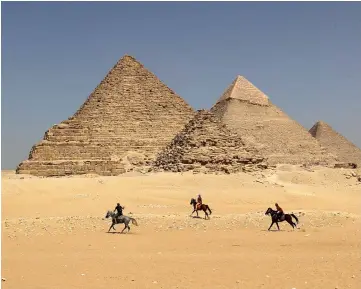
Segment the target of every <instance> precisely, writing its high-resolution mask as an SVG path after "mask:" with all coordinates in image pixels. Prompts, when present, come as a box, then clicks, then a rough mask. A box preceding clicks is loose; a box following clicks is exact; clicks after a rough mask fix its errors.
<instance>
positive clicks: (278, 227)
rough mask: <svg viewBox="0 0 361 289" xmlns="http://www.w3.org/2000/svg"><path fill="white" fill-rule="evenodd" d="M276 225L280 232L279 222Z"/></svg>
mask: <svg viewBox="0 0 361 289" xmlns="http://www.w3.org/2000/svg"><path fill="white" fill-rule="evenodd" d="M276 225H277V228H278V231H279V230H280V226H278V222H276Z"/></svg>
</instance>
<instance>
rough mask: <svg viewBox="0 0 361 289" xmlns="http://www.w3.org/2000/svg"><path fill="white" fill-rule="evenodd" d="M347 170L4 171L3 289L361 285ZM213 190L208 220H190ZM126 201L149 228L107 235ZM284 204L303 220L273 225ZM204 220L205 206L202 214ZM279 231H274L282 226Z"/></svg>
mask: <svg viewBox="0 0 361 289" xmlns="http://www.w3.org/2000/svg"><path fill="white" fill-rule="evenodd" d="M349 174H350V171H349V170H333V169H325V168H312V171H310V170H305V169H301V168H299V167H296V166H280V167H279V168H277V169H276V170H269V171H265V172H263V173H257V174H254V175H249V174H236V175H193V174H166V173H160V174H150V175H136V174H127V175H124V176H120V177H96V176H83V177H80V176H75V177H67V178H38V177H32V176H26V175H15V173H14V172H12V171H2V277H3V278H6V281H3V282H2V286H3V288H16V289H17V288H271V287H277V288H290V289H291V288H297V289H299V288H359V286H360V283H361V269H360V268H361V262H360V260H361V259H360V258H361V253H360V252H361V251H360V249H361V248H360V247H361V246H360V245H361V241H360V240H361V239H360V237H361V234H360V225H361V213H360V205H361V185H360V183H359V182H358V181H357V179H356V178H353V177H351V178H347V177H346V175H349ZM197 193H201V194H202V195H203V199H204V202H205V203H207V204H209V206H210V207H211V209H212V211H213V213H212V215H211V219H210V220H204V219H202V218H192V217H190V216H189V214H190V213H191V211H192V208H191V206H190V205H189V201H190V198H191V197H194V196H195V195H196V194H197ZM116 202H120V203H121V204H122V205H124V206H125V207H126V208H125V214H126V215H130V216H132V217H134V218H135V219H136V220H137V221H138V223H139V226H138V227H136V226H131V232H130V233H129V234H119V232H120V230H121V229H122V225H118V226H117V227H116V228H117V232H114V233H111V234H107V233H106V232H107V230H108V228H109V225H110V221H109V220H105V219H104V216H105V213H106V210H108V209H114V207H115V204H116ZM275 202H278V203H279V204H280V205H281V206H282V207H283V208H284V209H285V211H286V212H293V213H295V214H296V215H297V216H298V217H299V220H300V223H299V229H297V230H292V228H291V227H290V226H289V225H288V224H286V223H281V224H280V227H281V231H280V232H276V231H271V232H268V231H267V228H268V226H269V225H270V218H269V217H267V216H265V215H264V212H265V210H266V209H267V208H268V207H269V206H272V207H273V206H274V203H275ZM199 214H200V216H201V217H203V216H204V215H203V213H202V212H200V213H199ZM274 229H276V228H274Z"/></svg>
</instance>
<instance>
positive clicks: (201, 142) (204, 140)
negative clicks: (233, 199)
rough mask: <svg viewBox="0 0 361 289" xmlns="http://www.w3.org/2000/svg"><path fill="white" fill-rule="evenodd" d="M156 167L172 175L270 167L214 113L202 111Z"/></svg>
mask: <svg viewBox="0 0 361 289" xmlns="http://www.w3.org/2000/svg"><path fill="white" fill-rule="evenodd" d="M154 166H155V170H163V171H172V172H185V171H193V172H204V173H215V172H223V173H235V172H239V171H252V170H258V169H263V168H266V167H267V164H266V163H265V162H264V157H262V156H261V155H260V154H259V152H258V151H257V150H256V149H254V148H252V147H249V146H247V145H245V144H244V142H243V141H242V139H241V138H240V137H239V136H238V134H236V133H232V132H231V131H230V130H228V128H227V127H226V126H225V125H223V124H222V123H221V122H220V120H219V119H218V118H217V117H216V116H215V115H214V114H213V113H211V112H209V111H206V110H199V111H198V112H197V114H196V115H195V116H194V118H193V119H192V120H191V121H190V122H189V123H188V124H187V125H186V126H185V127H184V129H183V130H182V131H181V132H179V133H178V134H177V135H176V136H175V138H174V139H173V140H172V142H171V143H170V144H169V145H168V146H167V147H166V148H165V149H164V150H163V151H162V152H160V153H159V154H158V157H157V159H156V161H155V164H154Z"/></svg>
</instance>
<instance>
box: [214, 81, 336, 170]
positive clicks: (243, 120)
mask: <svg viewBox="0 0 361 289" xmlns="http://www.w3.org/2000/svg"><path fill="white" fill-rule="evenodd" d="M211 111H212V112H213V113H215V114H216V115H217V117H219V118H220V120H221V121H222V123H224V124H226V125H227V127H228V128H229V129H231V130H232V131H233V132H237V133H238V134H239V135H240V136H241V137H242V139H243V140H244V141H245V142H247V143H248V144H250V145H252V146H255V147H256V148H257V149H258V150H259V151H260V152H261V153H262V154H263V155H264V156H265V157H267V160H268V162H269V164H270V165H276V164H281V163H288V164H308V165H311V164H324V165H327V164H332V163H333V162H334V161H335V156H333V155H330V154H327V153H326V152H325V150H324V149H323V148H322V147H321V145H320V144H319V143H318V141H317V140H316V139H314V138H313V137H312V136H311V135H310V134H309V133H308V131H307V130H306V129H305V128H304V127H302V126H301V125H300V124H298V123H297V122H296V121H294V120H292V119H291V118H290V117H289V116H288V115H286V114H285V113H284V112H282V111H281V110H280V109H279V108H278V107H277V106H275V105H274V104H272V103H271V101H270V100H269V98H268V96H267V95H265V94H264V93H263V92H262V91H260V90H259V89H258V88H257V87H256V86H254V85H253V84H252V83H251V82H250V81H248V80H247V79H246V78H244V77H242V76H238V77H237V78H236V79H235V80H234V81H233V82H232V84H231V85H230V86H229V87H228V88H227V89H226V90H225V92H224V93H223V95H222V96H221V97H220V98H219V100H218V101H217V103H216V104H215V105H214V106H213V107H212V109H211Z"/></svg>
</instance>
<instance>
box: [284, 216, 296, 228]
mask: <svg viewBox="0 0 361 289" xmlns="http://www.w3.org/2000/svg"><path fill="white" fill-rule="evenodd" d="M286 221H287V223H288V224H290V225H291V226H292V229H294V228H295V225H296V224H295V223H293V222H292V219H291V218H286Z"/></svg>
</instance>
